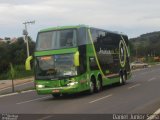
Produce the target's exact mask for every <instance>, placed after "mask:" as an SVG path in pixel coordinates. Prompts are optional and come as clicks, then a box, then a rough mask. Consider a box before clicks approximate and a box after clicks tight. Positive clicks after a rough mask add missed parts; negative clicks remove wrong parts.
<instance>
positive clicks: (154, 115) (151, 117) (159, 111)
mask: <svg viewBox="0 0 160 120" xmlns="http://www.w3.org/2000/svg"><path fill="white" fill-rule="evenodd" d="M159 114H160V108H159V109H158V110H157V111H156V112H155V113H153V114H152V115H151V116H149V118H147V120H154V118H156V116H157V115H159ZM157 120H158V119H157Z"/></svg>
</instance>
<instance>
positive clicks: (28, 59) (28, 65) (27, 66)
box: [25, 56, 33, 70]
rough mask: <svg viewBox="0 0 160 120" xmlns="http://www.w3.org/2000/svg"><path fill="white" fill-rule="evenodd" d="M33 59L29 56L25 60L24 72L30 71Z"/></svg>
mask: <svg viewBox="0 0 160 120" xmlns="http://www.w3.org/2000/svg"><path fill="white" fill-rule="evenodd" d="M32 59H33V57H32V56H29V57H28V58H27V59H26V63H25V68H26V70H31V60H32Z"/></svg>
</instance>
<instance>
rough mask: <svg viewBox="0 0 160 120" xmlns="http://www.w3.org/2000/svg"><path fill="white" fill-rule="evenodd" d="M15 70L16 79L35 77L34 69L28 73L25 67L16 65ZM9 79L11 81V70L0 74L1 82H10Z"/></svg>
mask: <svg viewBox="0 0 160 120" xmlns="http://www.w3.org/2000/svg"><path fill="white" fill-rule="evenodd" d="M13 68H14V72H15V76H14V79H19V78H27V77H31V76H33V75H34V71H33V69H32V70H31V71H26V70H25V66H24V65H16V66H13ZM9 79H11V72H10V70H8V71H7V72H4V73H1V74H0V80H9Z"/></svg>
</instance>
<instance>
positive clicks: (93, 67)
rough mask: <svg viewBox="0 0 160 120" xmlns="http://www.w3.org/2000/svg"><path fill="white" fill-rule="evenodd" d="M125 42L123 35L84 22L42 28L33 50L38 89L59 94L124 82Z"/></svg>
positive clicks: (127, 68) (126, 71)
mask: <svg viewBox="0 0 160 120" xmlns="http://www.w3.org/2000/svg"><path fill="white" fill-rule="evenodd" d="M128 42H129V41H128V37H127V36H126V35H123V34H119V33H116V32H111V31H106V30H103V29H97V28H92V27H89V26H85V25H78V26H63V27H54V28H48V29H43V30H41V31H40V32H39V33H38V36H37V41H36V50H35V53H34V66H35V67H34V68H35V85H36V91H37V93H38V94H52V95H53V96H54V97H58V96H60V95H63V94H73V93H78V92H82V91H89V92H90V93H94V92H98V91H101V90H102V88H103V86H106V85H110V84H113V83H120V84H125V83H126V80H128V79H129V78H130V76H131V70H130V63H129V57H130V51H129V43H128ZM30 60H31V57H29V58H28V59H27V61H26V67H27V69H30V66H29V64H30V63H29V61H30Z"/></svg>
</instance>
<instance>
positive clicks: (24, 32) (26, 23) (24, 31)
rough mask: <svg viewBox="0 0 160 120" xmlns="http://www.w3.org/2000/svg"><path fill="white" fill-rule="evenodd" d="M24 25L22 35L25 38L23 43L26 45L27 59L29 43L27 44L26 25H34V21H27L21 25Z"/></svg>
mask: <svg viewBox="0 0 160 120" xmlns="http://www.w3.org/2000/svg"><path fill="white" fill-rule="evenodd" d="M23 24H24V25H25V29H24V30H23V35H24V36H25V37H24V38H25V41H26V45H27V57H29V55H30V54H29V43H28V31H27V25H28V24H35V21H27V22H24V23H23Z"/></svg>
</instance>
